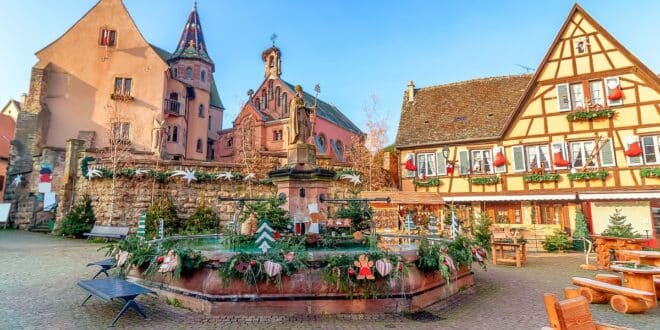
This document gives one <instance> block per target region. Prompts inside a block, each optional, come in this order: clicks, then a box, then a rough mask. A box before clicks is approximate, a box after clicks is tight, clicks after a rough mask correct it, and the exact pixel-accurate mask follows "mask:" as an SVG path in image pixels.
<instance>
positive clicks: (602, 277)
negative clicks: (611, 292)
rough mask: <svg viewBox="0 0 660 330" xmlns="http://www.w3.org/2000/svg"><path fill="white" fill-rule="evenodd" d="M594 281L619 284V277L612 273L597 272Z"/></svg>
mask: <svg viewBox="0 0 660 330" xmlns="http://www.w3.org/2000/svg"><path fill="white" fill-rule="evenodd" d="M596 281H599V282H605V283H609V284H614V285H618V286H621V278H620V277H619V276H617V275H614V274H597V275H596Z"/></svg>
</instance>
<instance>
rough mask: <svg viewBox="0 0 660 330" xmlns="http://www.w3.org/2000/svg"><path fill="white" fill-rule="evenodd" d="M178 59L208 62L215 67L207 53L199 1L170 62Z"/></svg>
mask: <svg viewBox="0 0 660 330" xmlns="http://www.w3.org/2000/svg"><path fill="white" fill-rule="evenodd" d="M178 59H193V60H200V61H204V62H207V63H209V64H211V65H213V61H212V60H211V58H210V57H209V55H208V53H207V52H206V42H205V41H204V33H202V24H201V22H200V20H199V14H198V13H197V1H194V2H193V8H192V11H191V12H190V15H189V16H188V21H187V22H186V25H185V26H184V28H183V33H182V34H181V38H180V39H179V45H178V46H177V48H176V50H175V51H174V54H172V57H171V58H170V61H174V60H178Z"/></svg>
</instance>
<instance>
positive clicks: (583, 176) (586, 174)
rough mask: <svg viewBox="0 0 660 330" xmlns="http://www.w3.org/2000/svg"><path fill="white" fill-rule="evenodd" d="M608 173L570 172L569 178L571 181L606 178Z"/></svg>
mask: <svg viewBox="0 0 660 330" xmlns="http://www.w3.org/2000/svg"><path fill="white" fill-rule="evenodd" d="M608 174H609V172H607V171H593V172H581V173H568V179H569V180H571V181H589V180H597V179H599V180H605V178H607V175H608Z"/></svg>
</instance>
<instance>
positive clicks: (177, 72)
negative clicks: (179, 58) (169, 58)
mask: <svg viewBox="0 0 660 330" xmlns="http://www.w3.org/2000/svg"><path fill="white" fill-rule="evenodd" d="M172 77H174V78H179V68H174V69H172Z"/></svg>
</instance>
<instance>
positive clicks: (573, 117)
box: [566, 109, 616, 122]
mask: <svg viewBox="0 0 660 330" xmlns="http://www.w3.org/2000/svg"><path fill="white" fill-rule="evenodd" d="M615 114H616V111H614V110H611V109H587V110H580V111H574V112H572V113H569V114H568V115H566V120H568V121H571V122H572V121H581V120H592V119H598V118H612V117H614V115H615Z"/></svg>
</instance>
